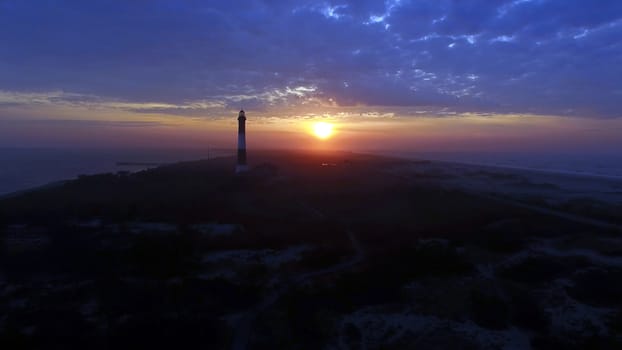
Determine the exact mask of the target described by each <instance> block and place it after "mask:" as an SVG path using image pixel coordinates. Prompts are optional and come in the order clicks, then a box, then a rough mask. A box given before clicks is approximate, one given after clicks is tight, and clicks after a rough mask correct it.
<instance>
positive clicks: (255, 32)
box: [0, 0, 622, 117]
mask: <svg viewBox="0 0 622 350" xmlns="http://www.w3.org/2000/svg"><path fill="white" fill-rule="evenodd" d="M0 42H1V43H2V45H0V90H4V91H10V92H25V93H33V92H45V91H66V92H69V93H71V94H78V95H84V96H89V98H92V97H93V96H96V97H97V98H102V99H112V100H115V101H121V100H122V101H128V102H140V101H151V102H153V101H158V102H163V103H171V104H183V103H186V104H187V103H189V102H192V101H221V102H222V103H223V104H224V105H226V106H230V107H234V106H237V105H239V104H241V103H245V104H246V105H253V106H254V107H256V108H265V107H267V106H270V105H288V106H291V105H296V104H305V103H320V104H321V103H328V102H327V101H330V103H333V102H336V103H337V104H339V105H344V106H346V105H347V106H351V105H361V104H364V105H365V104H366V105H375V106H411V107H417V106H436V107H451V108H453V109H456V110H464V111H480V112H481V111H489V112H529V113H552V114H579V115H584V116H590V117H592V116H595V117H597V116H620V112H619V110H620V107H622V106H621V105H620V102H618V101H620V100H621V99H622V83H620V82H621V81H622V65H620V64H619V62H622V44H621V43H622V2H621V1H615V0H602V1H597V2H596V1H589V0H429V1H415V0H412V1H407V0H401V1H400V0H386V1H369V0H363V1H355V0H350V1H346V0H343V1H337V0H335V1H326V2H322V1H319V2H318V1H305V0H300V1H294V0H282V1H268V0H228V1H198V0H187V1H179V0H149V1H147V0H136V1H120V0H119V1H113V0H109V1H104V0H99V1H82V0H48V1H43V0H42V1H34V0H0ZM297 88H298V90H296V89H297ZM72 96H75V95H72Z"/></svg>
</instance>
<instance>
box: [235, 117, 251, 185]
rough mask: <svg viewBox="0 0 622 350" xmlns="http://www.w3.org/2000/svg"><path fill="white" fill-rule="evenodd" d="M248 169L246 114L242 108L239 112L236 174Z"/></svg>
mask: <svg viewBox="0 0 622 350" xmlns="http://www.w3.org/2000/svg"><path fill="white" fill-rule="evenodd" d="M247 170H248V165H246V114H244V110H241V111H240V113H239V114H238V164H237V165H236V167H235V172H236V174H239V173H242V172H245V171H247Z"/></svg>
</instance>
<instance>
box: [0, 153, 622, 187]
mask: <svg viewBox="0 0 622 350" xmlns="http://www.w3.org/2000/svg"><path fill="white" fill-rule="evenodd" d="M365 153H376V154H384V155H393V156H399V157H404V158H411V159H428V160H440V161H449V162H459V163H470V164H481V165H490V166H498V167H509V168H520V169H533V170H539V171H551V172H562V173H573V174H582V175H597V176H610V177H621V178H622V152H620V153H616V154H553V153H548V154H547V153H541V154H533V153H517V152H505V153H503V152H393V151H374V152H365ZM225 155H234V152H233V151H227V150H208V149H195V150H170V149H169V150H157V149H147V150H145V149H107V150H101V149H10V148H4V149H2V148H0V164H1V165H0V195H6V194H9V193H12V192H17V191H22V190H26V189H29V188H34V187H38V186H43V185H46V184H49V183H52V182H55V181H61V180H68V179H73V178H76V177H77V176H79V175H88V174H97V173H107V172H118V171H132V172H134V171H140V170H144V169H147V168H150V167H154V166H157V165H158V164H168V163H175V162H180V161H190V160H198V159H207V158H208V157H217V156H225Z"/></svg>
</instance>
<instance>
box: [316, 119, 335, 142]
mask: <svg viewBox="0 0 622 350" xmlns="http://www.w3.org/2000/svg"><path fill="white" fill-rule="evenodd" d="M313 134H314V135H315V136H316V137H317V138H320V139H322V140H325V139H327V138H329V137H331V136H332V135H333V125H332V124H330V123H326V122H317V123H315V124H313Z"/></svg>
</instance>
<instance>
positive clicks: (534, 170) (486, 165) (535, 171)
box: [0, 150, 622, 200]
mask: <svg viewBox="0 0 622 350" xmlns="http://www.w3.org/2000/svg"><path fill="white" fill-rule="evenodd" d="M266 151H268V152H299V151H300V150H258V152H266ZM337 152H348V153H353V154H360V155H371V156H377V157H389V158H395V159H400V160H404V161H415V162H416V161H419V162H431V163H435V164H438V165H445V166H467V167H472V168H480V169H486V170H490V171H496V172H502V171H511V172H522V173H532V174H539V175H551V176H561V177H568V178H576V179H584V180H588V179H594V180H599V179H600V180H603V179H605V180H611V181H621V182H622V176H616V175H604V174H594V173H586V172H576V171H567V170H559V169H550V170H549V169H539V168H530V167H520V166H510V165H496V164H489V163H479V162H468V161H451V160H441V159H433V158H420V157H415V156H407V155H401V154H390V153H385V152H373V151H371V152H370V151H362V152H352V151H337ZM227 157H232V155H218V156H212V157H210V158H209V159H196V160H181V161H174V162H169V163H158V164H156V163H152V162H116V164H117V165H119V164H123V165H126V164H127V165H145V166H147V165H149V167H147V168H144V169H139V170H135V171H131V170H129V172H130V173H135V172H139V171H144V170H148V169H156V168H159V167H162V166H170V165H175V164H180V163H185V162H194V161H209V160H213V159H218V158H227ZM119 171H128V170H117V171H109V172H98V173H92V174H88V175H100V174H107V173H116V172H119ZM80 175H82V174H78V175H76V176H75V177H73V178H65V179H62V180H53V181H50V182H48V183H45V184H42V185H38V186H34V187H28V188H24V189H19V190H15V191H11V192H7V193H0V200H4V199H8V198H13V197H17V196H20V195H22V194H26V193H29V192H33V191H37V190H42V189H48V188H53V187H58V186H62V185H63V184H65V183H67V182H69V181H73V180H75V179H77V178H78V176H80Z"/></svg>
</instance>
